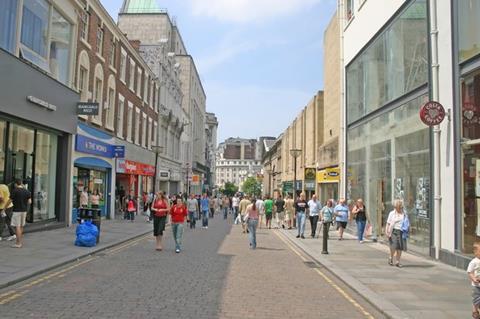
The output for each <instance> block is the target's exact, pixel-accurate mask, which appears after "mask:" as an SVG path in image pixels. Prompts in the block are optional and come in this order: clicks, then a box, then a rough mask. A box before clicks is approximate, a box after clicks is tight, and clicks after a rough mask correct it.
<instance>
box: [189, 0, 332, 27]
mask: <svg viewBox="0 0 480 319" xmlns="http://www.w3.org/2000/svg"><path fill="white" fill-rule="evenodd" d="M323 1H325V0H323ZM328 1H330V0H328ZM190 2H191V5H192V10H193V13H194V14H195V15H200V16H203V15H205V16H208V17H212V18H215V19H218V20H221V21H227V22H236V23H246V22H262V21H264V20H268V19H272V18H276V17H281V16H286V15H290V14H294V13H297V12H298V11H301V10H304V9H307V8H309V7H311V6H312V5H314V4H317V3H320V2H322V0H209V1H205V0H190Z"/></svg>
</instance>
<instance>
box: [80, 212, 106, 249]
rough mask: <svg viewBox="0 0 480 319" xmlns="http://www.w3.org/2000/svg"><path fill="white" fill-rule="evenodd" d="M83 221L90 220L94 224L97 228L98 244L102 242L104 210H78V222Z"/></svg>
mask: <svg viewBox="0 0 480 319" xmlns="http://www.w3.org/2000/svg"><path fill="white" fill-rule="evenodd" d="M82 220H90V221H91V222H92V224H94V225H95V226H97V228H98V235H97V244H98V243H99V242H100V226H101V224H102V210H101V209H99V208H79V209H78V222H79V223H80V222H81V221H82Z"/></svg>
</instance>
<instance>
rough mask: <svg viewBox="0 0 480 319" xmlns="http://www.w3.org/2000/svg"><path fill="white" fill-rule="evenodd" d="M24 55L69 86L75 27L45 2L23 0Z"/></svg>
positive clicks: (43, 0) (22, 51)
mask: <svg viewBox="0 0 480 319" xmlns="http://www.w3.org/2000/svg"><path fill="white" fill-rule="evenodd" d="M20 42H21V44H22V45H21V55H22V57H23V58H24V59H27V60H29V61H30V62H32V63H34V64H35V65H37V66H39V67H41V68H42V69H44V70H45V71H47V72H49V73H50V74H51V75H52V76H53V77H54V78H56V79H57V80H58V81H60V82H62V83H64V84H68V83H69V74H70V51H71V50H70V49H71V44H72V25H71V23H70V22H68V21H67V20H66V19H65V18H64V17H63V16H62V15H61V14H60V13H59V12H58V11H57V10H56V9H55V8H53V7H51V5H50V4H49V3H48V2H47V1H45V0H24V2H23V15H22V31H21V37H20Z"/></svg>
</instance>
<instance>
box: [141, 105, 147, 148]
mask: <svg viewBox="0 0 480 319" xmlns="http://www.w3.org/2000/svg"><path fill="white" fill-rule="evenodd" d="M142 146H143V147H147V114H145V113H143V114H142Z"/></svg>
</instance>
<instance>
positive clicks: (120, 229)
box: [0, 219, 152, 289]
mask: <svg viewBox="0 0 480 319" xmlns="http://www.w3.org/2000/svg"><path fill="white" fill-rule="evenodd" d="M75 229H76V226H72V227H69V228H66V227H65V228H60V229H55V230H49V231H41V232H35V233H27V234H26V235H25V238H24V247H23V248H22V249H14V248H11V247H10V246H11V245H12V242H7V241H1V242H0V256H1V258H0V289H1V288H4V287H6V286H9V285H12V284H14V283H17V282H19V281H22V280H24V279H27V278H29V277H32V276H35V275H38V274H40V273H42V272H45V271H48V270H50V269H52V268H55V267H58V266H60V265H63V264H65V263H68V262H71V261H74V260H76V259H78V258H82V257H85V256H88V255H90V254H93V253H95V252H98V251H101V250H104V249H107V248H109V247H112V246H115V245H118V244H120V243H122V242H125V241H128V240H130V239H132V238H135V237H138V236H141V235H144V234H146V233H148V232H150V231H151V229H152V224H148V223H146V222H144V221H143V220H140V219H139V220H138V221H135V223H131V222H127V221H123V220H122V221H120V220H109V221H105V220H102V225H101V232H100V243H99V244H98V245H97V246H96V247H92V248H85V247H76V246H75V245H74V242H75Z"/></svg>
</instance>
